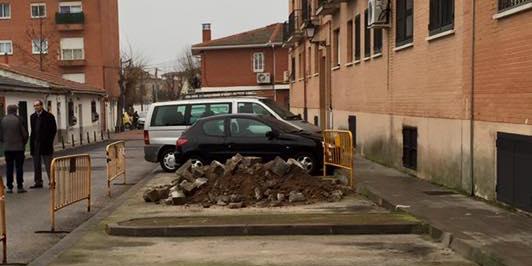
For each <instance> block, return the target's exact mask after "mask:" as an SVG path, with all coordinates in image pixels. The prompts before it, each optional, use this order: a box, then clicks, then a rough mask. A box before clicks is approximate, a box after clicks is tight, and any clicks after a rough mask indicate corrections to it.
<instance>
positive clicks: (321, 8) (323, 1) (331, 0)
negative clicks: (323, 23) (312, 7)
mask: <svg viewBox="0 0 532 266" xmlns="http://www.w3.org/2000/svg"><path fill="white" fill-rule="evenodd" d="M340 2H343V1H339V0H319V1H318V8H317V10H316V15H332V14H334V13H335V12H337V11H338V10H340Z"/></svg>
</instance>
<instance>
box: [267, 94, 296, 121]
mask: <svg viewBox="0 0 532 266" xmlns="http://www.w3.org/2000/svg"><path fill="white" fill-rule="evenodd" d="M260 101H261V102H262V103H264V104H266V106H268V107H270V109H272V110H273V111H274V112H275V113H276V114H278V115H279V116H280V117H281V118H282V119H284V120H300V119H301V117H300V116H299V115H295V114H293V113H292V112H290V111H288V110H286V109H285V108H284V107H282V106H279V105H278V104H276V103H275V102H274V101H273V100H271V99H261V100H260Z"/></svg>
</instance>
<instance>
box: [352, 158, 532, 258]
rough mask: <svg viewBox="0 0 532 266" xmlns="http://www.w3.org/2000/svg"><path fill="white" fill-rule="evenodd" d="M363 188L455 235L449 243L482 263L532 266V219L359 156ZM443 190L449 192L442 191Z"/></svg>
mask: <svg viewBox="0 0 532 266" xmlns="http://www.w3.org/2000/svg"><path fill="white" fill-rule="evenodd" d="M355 167H356V168H355V171H356V174H355V175H356V177H357V178H358V180H359V182H360V183H359V187H358V190H359V191H360V192H362V193H363V194H366V195H367V196H369V197H370V198H372V199H373V200H375V201H377V202H379V203H381V204H382V205H383V206H387V207H392V208H394V207H396V206H398V205H404V206H403V208H402V209H403V210H404V211H406V212H408V213H410V214H412V215H414V216H416V217H417V218H419V219H421V220H424V221H425V222H427V223H428V224H430V225H431V226H432V227H433V228H434V229H435V231H441V232H444V233H449V234H451V238H450V239H448V241H450V242H449V245H450V247H451V248H452V249H454V250H455V251H456V252H458V253H460V254H461V255H462V256H464V257H466V258H468V259H471V260H473V261H475V262H476V263H478V264H480V265H512V266H513V265H515V266H525V265H528V266H530V265H532V217H529V216H527V215H525V214H518V213H514V212H511V211H508V210H505V209H502V208H498V207H495V206H492V205H490V204H488V203H485V202H482V201H479V200H475V199H473V198H470V197H467V196H464V195H461V194H457V193H453V194H448V193H446V192H448V190H446V189H444V188H441V187H439V186H436V185H433V184H431V183H429V182H426V181H423V180H421V179H418V178H415V177H411V176H408V175H406V174H403V173H401V172H399V171H397V170H394V169H390V168H386V167H384V166H381V165H379V164H376V163H373V162H371V161H368V160H365V159H362V158H358V157H357V158H356V163H355ZM440 192H443V193H440Z"/></svg>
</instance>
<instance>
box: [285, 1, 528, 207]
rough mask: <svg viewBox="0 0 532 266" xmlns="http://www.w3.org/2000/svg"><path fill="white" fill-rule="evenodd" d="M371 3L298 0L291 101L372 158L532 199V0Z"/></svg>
mask: <svg viewBox="0 0 532 266" xmlns="http://www.w3.org/2000/svg"><path fill="white" fill-rule="evenodd" d="M369 3H371V5H374V7H375V8H371V7H370V4H368V1H354V0H351V1H348V0H326V1H318V0H308V1H307V0H290V1H289V6H290V17H289V21H288V23H287V26H288V27H287V31H286V34H285V39H286V44H287V45H288V46H289V47H290V55H289V56H290V60H289V61H290V69H291V72H292V75H293V76H295V77H296V78H295V79H294V80H293V82H292V83H291V89H290V92H291V107H292V110H293V111H295V112H299V113H301V114H305V116H306V117H307V119H308V120H315V121H316V122H317V123H319V124H320V125H321V126H322V127H323V128H342V129H350V130H352V131H353V133H355V134H354V136H355V138H356V143H357V150H358V152H360V153H361V154H362V155H364V156H366V157H368V158H370V159H373V160H376V161H379V162H381V163H383V164H386V165H390V166H394V167H396V168H398V169H401V170H403V171H406V172H408V173H411V174H413V175H416V176H418V177H420V178H423V179H427V180H430V181H432V182H436V183H439V184H442V185H444V186H447V187H451V188H454V189H458V190H462V191H464V192H467V193H470V194H472V195H475V196H478V197H482V198H485V199H488V200H498V201H500V202H504V203H508V204H510V205H512V206H515V207H518V208H521V209H525V210H531V209H532V185H531V182H532V181H530V180H531V179H530V176H531V175H532V166H531V165H532V164H530V163H529V162H530V160H532V137H531V135H532V126H531V125H530V123H531V121H530V120H529V119H530V118H532V75H531V74H530V73H532V42H531V41H530V40H532V27H531V26H532V11H530V9H532V1H529V0H525V1H496V0H486V1H468V0H432V1H425V0H390V1H382V0H375V1H374V0H371V1H369ZM381 4H383V5H382V6H381ZM368 7H370V8H368ZM380 10H383V12H380ZM372 14H375V15H376V16H375V19H374V20H373V19H372V16H371V15H372ZM381 14H384V15H382V16H379V15H381ZM372 23H373V24H372ZM311 37H312V38H311ZM527 160H528V163H526V162H527Z"/></svg>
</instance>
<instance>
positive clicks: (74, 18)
mask: <svg viewBox="0 0 532 266" xmlns="http://www.w3.org/2000/svg"><path fill="white" fill-rule="evenodd" d="M55 23H56V24H83V23H85V14H84V13H83V12H79V13H56V14H55Z"/></svg>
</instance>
